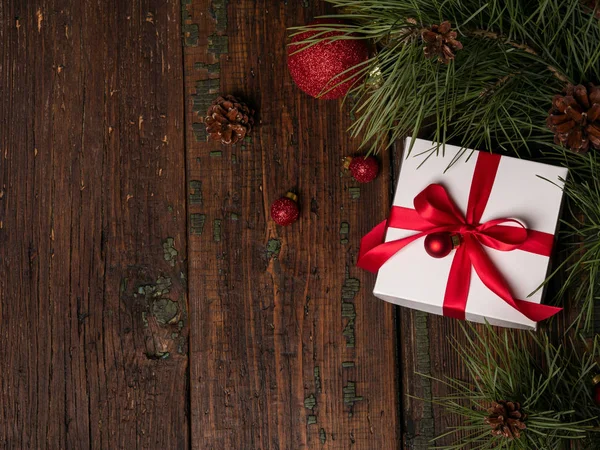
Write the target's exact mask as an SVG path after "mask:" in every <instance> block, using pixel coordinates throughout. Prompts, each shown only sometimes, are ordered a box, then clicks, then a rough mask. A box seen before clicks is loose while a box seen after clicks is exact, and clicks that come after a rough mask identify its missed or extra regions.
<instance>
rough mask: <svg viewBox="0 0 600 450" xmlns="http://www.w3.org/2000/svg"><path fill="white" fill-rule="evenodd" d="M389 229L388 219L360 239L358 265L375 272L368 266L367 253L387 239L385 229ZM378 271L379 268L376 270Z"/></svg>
mask: <svg viewBox="0 0 600 450" xmlns="http://www.w3.org/2000/svg"><path fill="white" fill-rule="evenodd" d="M386 229H387V220H384V221H383V222H380V223H379V224H377V225H375V227H373V229H372V230H371V231H369V232H368V233H367V234H365V235H364V236H363V238H362V239H361V240H360V248H359V250H358V262H357V263H356V265H357V266H358V267H360V268H361V269H365V270H368V271H369V272H373V271H372V270H370V269H369V268H367V266H368V265H369V264H368V263H367V260H366V259H365V257H366V255H367V254H368V253H369V252H370V251H371V250H373V249H374V248H375V247H377V246H378V245H381V244H382V243H383V241H384V239H385V231H386ZM375 272H377V270H375Z"/></svg>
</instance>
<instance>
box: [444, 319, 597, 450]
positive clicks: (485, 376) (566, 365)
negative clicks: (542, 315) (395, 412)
mask: <svg viewBox="0 0 600 450" xmlns="http://www.w3.org/2000/svg"><path fill="white" fill-rule="evenodd" d="M463 331H465V336H466V338H467V343H466V345H458V344H457V343H456V344H455V348H456V349H457V351H458V353H459V355H460V358H461V360H462V362H463V364H464V366H465V368H466V369H467V372H468V374H469V376H470V378H471V379H472V380H474V381H473V382H472V383H467V382H464V381H461V380H457V379H453V378H451V379H445V380H438V381H441V382H443V383H444V384H446V386H447V387H448V389H449V390H450V392H451V393H450V394H449V395H447V396H445V397H440V398H436V399H434V403H437V404H439V405H441V406H443V407H444V408H445V409H446V410H447V411H448V412H450V413H453V414H456V415H458V416H460V417H462V418H463V419H464V422H463V424H461V425H459V426H457V427H454V428H452V429H450V430H449V431H448V432H446V433H444V434H442V435H440V436H438V437H437V438H436V439H435V441H438V440H440V439H442V438H445V437H447V436H452V435H454V436H455V438H456V441H455V443H454V444H451V445H448V446H440V447H436V448H440V449H446V450H459V449H466V448H474V449H514V450H526V449H544V450H552V449H563V448H582V449H587V450H592V449H597V448H600V447H599V446H598V445H599V443H600V407H599V406H597V405H595V404H594V400H593V393H592V383H591V380H592V378H593V377H594V375H596V374H597V373H598V372H599V371H600V367H599V366H598V360H599V359H600V337H596V339H595V341H593V342H592V343H591V345H590V344H589V343H588V345H587V347H588V348H587V351H582V347H584V345H585V343H584V342H583V341H582V342H572V341H570V342H568V343H567V344H566V345H564V346H554V345H552V344H551V343H550V340H549V338H548V336H547V335H546V334H545V333H540V334H537V335H536V334H534V333H526V332H524V333H516V332H512V333H511V332H509V331H507V330H503V331H500V332H496V331H494V329H492V327H490V326H487V327H486V328H485V330H484V331H483V332H482V333H476V332H475V329H474V327H473V326H469V327H468V330H467V329H465V328H464V327H463ZM468 331H470V333H469V332H468ZM500 400H506V401H514V402H520V403H521V406H522V409H523V411H524V412H525V413H526V414H527V418H526V420H525V423H526V426H527V428H526V429H525V430H523V431H522V432H521V437H519V438H516V439H512V440H509V439H507V438H505V437H503V436H494V435H492V433H491V427H490V426H489V425H487V424H486V423H485V422H484V421H485V419H486V417H488V415H489V412H488V411H487V408H489V406H490V405H491V404H492V403H493V402H497V401H500ZM569 445H571V447H569Z"/></svg>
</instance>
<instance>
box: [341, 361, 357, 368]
mask: <svg viewBox="0 0 600 450" xmlns="http://www.w3.org/2000/svg"><path fill="white" fill-rule="evenodd" d="M342 367H343V368H344V369H349V368H351V367H354V361H344V362H342Z"/></svg>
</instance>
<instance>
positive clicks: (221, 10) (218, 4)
mask: <svg viewBox="0 0 600 450" xmlns="http://www.w3.org/2000/svg"><path fill="white" fill-rule="evenodd" d="M227 3H229V2H228V1H227V0H213V1H212V2H211V4H210V9H209V11H208V12H209V14H210V16H211V17H212V18H213V19H214V21H215V22H216V30H217V31H218V32H221V33H223V32H225V31H226V30H227Z"/></svg>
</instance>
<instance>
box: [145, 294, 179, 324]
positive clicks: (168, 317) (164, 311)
mask: <svg viewBox="0 0 600 450" xmlns="http://www.w3.org/2000/svg"><path fill="white" fill-rule="evenodd" d="M151 313H152V315H153V316H154V317H156V321H157V322H158V323H159V324H160V325H167V324H170V323H175V322H177V320H176V319H177V314H178V313H179V306H178V305H177V303H176V302H174V301H171V300H170V299H168V298H160V299H158V300H156V301H154V302H152V308H151Z"/></svg>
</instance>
